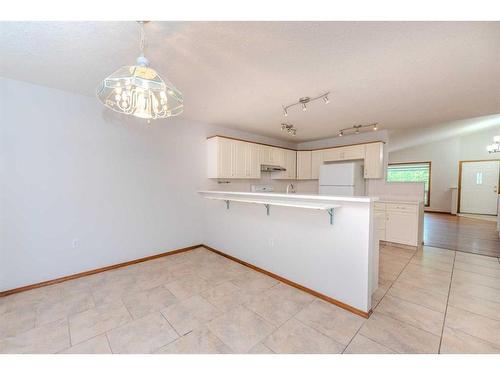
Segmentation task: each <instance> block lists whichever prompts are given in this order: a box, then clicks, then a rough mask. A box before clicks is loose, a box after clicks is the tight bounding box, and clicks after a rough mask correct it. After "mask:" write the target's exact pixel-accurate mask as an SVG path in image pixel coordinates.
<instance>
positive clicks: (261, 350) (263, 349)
mask: <svg viewBox="0 0 500 375" xmlns="http://www.w3.org/2000/svg"><path fill="white" fill-rule="evenodd" d="M247 354H275V353H274V352H273V351H272V350H271V349H269V348H268V347H267V346H265V345H264V344H263V343H261V342H259V343H258V344H257V345H255V346H254V347H253V348H252V349H250V350H249V351H248V353H247Z"/></svg>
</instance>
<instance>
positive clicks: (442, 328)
mask: <svg viewBox="0 0 500 375" xmlns="http://www.w3.org/2000/svg"><path fill="white" fill-rule="evenodd" d="M456 258H457V253H456V252H455V256H454V257H453V267H452V269H451V279H450V286H449V287H448V298H447V299H446V307H445V310H444V317H443V326H442V327H441V337H440V338H439V348H438V354H441V344H442V343H443V333H444V326H445V324H446V313H447V312H448V303H449V302H450V292H451V284H452V283H453V271H454V270H455V259H456Z"/></svg>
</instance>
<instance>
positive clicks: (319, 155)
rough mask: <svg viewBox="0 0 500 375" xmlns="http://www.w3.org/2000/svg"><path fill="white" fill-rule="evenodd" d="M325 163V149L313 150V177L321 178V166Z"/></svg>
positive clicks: (315, 178)
mask: <svg viewBox="0 0 500 375" xmlns="http://www.w3.org/2000/svg"><path fill="white" fill-rule="evenodd" d="M321 164H323V151H322V150H317V151H313V152H312V154H311V178H312V179H314V180H317V179H319V167H320V166H321Z"/></svg>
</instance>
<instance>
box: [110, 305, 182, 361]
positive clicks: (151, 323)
mask: <svg viewBox="0 0 500 375" xmlns="http://www.w3.org/2000/svg"><path fill="white" fill-rule="evenodd" d="M106 335H107V336H108V339H109V344H110V346H111V350H112V351H113V353H123V354H134V353H137V354H139V353H144V354H148V353H153V352H154V351H156V350H158V349H159V348H161V347H162V346H164V345H167V344H168V343H170V342H172V341H174V340H175V339H177V338H178V337H179V335H177V333H176V332H175V331H174V329H173V328H172V327H171V326H170V324H169V323H168V322H167V321H166V320H165V318H164V317H163V316H162V315H161V314H160V313H159V312H156V313H152V314H149V315H146V316H145V317H142V318H140V319H137V320H134V321H131V322H129V323H127V324H125V325H123V326H121V327H118V328H115V329H113V330H112V331H110V332H108V333H107V334H106Z"/></svg>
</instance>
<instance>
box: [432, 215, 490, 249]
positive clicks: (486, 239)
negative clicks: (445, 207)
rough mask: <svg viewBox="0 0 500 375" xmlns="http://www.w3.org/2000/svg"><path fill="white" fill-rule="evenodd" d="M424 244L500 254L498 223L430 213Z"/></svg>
mask: <svg viewBox="0 0 500 375" xmlns="http://www.w3.org/2000/svg"><path fill="white" fill-rule="evenodd" d="M424 244H425V245H427V246H433V247H441V248H445V249H450V250H458V251H463V252H467V253H473V254H481V255H487V256H494V257H500V239H499V238H498V232H497V231H496V223H495V222H493V221H486V220H481V219H472V218H468V217H460V216H454V215H449V214H439V213H426V214H425V216H424Z"/></svg>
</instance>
